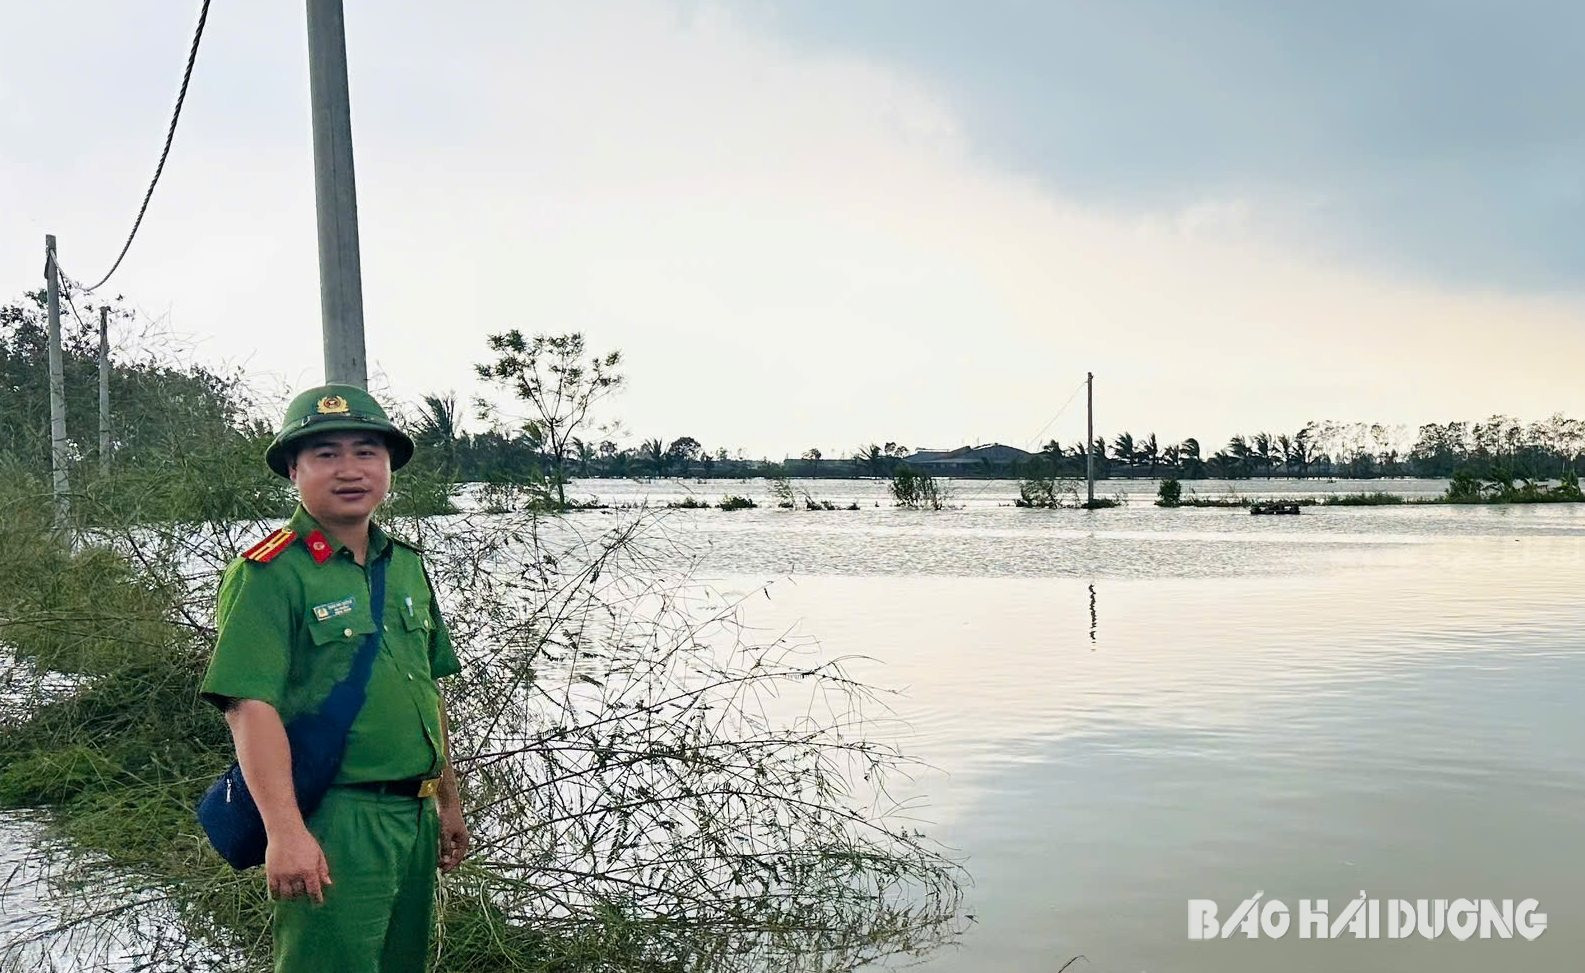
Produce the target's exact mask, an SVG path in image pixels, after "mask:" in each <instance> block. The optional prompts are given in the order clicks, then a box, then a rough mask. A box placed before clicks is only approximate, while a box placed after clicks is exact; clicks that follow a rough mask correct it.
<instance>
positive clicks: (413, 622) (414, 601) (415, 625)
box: [392, 594, 432, 643]
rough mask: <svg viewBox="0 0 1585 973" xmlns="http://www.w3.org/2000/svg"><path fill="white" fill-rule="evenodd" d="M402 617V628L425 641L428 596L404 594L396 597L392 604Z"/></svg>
mask: <svg viewBox="0 0 1585 973" xmlns="http://www.w3.org/2000/svg"><path fill="white" fill-rule="evenodd" d="M392 607H394V608H395V609H396V613H397V614H398V615H400V616H401V618H402V628H403V629H404V630H405V631H407V632H408V633H409V634H413V635H417V636H419V637H421V638H422V639H423V640H424V641H425V642H426V643H427V642H428V640H429V628H430V625H431V624H432V623H431V622H430V620H429V596H428V594H423V595H405V596H403V597H401V598H398V599H397V603H396V604H395V605H394V606H392Z"/></svg>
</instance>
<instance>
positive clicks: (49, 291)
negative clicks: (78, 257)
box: [44, 234, 70, 530]
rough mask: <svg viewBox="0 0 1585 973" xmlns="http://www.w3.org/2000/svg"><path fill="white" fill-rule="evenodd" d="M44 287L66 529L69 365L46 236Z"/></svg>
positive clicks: (55, 462) (51, 243)
mask: <svg viewBox="0 0 1585 973" xmlns="http://www.w3.org/2000/svg"><path fill="white" fill-rule="evenodd" d="M44 286H45V301H46V305H45V306H46V308H47V309H48V312H49V343H50V349H49V358H50V472H51V475H52V482H53V487H54V494H55V526H56V528H57V529H60V530H65V529H66V514H67V507H66V504H67V499H66V494H67V493H68V491H69V490H70V487H69V485H68V484H67V482H66V367H65V363H64V362H63V361H62V358H61V282H60V272H59V270H58V269H57V268H56V266H55V237H54V235H53V234H46V235H45V237H44Z"/></svg>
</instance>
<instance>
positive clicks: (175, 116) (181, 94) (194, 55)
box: [83, 0, 209, 294]
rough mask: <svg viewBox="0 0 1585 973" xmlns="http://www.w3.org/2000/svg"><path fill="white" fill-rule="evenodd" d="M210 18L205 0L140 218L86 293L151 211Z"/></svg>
mask: <svg viewBox="0 0 1585 973" xmlns="http://www.w3.org/2000/svg"><path fill="white" fill-rule="evenodd" d="M208 19H209V0H203V7H202V9H200V10H199V11H198V28H197V30H195V31H193V46H192V47H191V48H190V49H188V51H187V70H186V71H183V72H182V87H181V90H179V91H178V92H177V93H176V108H175V109H174V110H173V111H172V112H171V124H170V126H169V127H168V128H166V130H165V148H163V149H161V150H160V161H159V164H158V165H156V166H155V167H154V178H153V179H151V180H149V188H148V191H147V192H145V193H144V194H143V205H142V206H139V207H138V218H137V219H135V220H133V221H132V232H131V233H128V234H127V242H126V243H125V244H123V245H122V247H121V254H120V255H119V256H117V257H116V262H115V263H113V264H111V265H110V269H109V270H108V271H106V272H105V275H104V276H103V277H101V278H99V283H97V284H95V285H94V286H92V287H88V288H84V290H83V293H84V294H92V293H93V292H94V291H96V290H98V289H99V288H101V287H103V286H104V283H105V281H107V280H109V279H110V277H111V275H112V274H114V273H115V272H116V268H118V267H120V266H121V261H123V260H125V259H126V256H127V251H128V250H131V249H132V240H133V238H134V237H136V236H137V235H138V227H140V226H142V225H143V214H145V213H147V212H148V211H149V200H151V199H153V198H154V187H155V186H157V185H159V182H160V174H161V173H163V172H164V171H165V159H166V157H168V156H169V155H170V154H171V143H172V142H174V141H175V140H176V122H177V121H178V120H179V119H180V118H181V117H182V102H184V101H186V100H187V83H188V82H189V81H191V80H192V77H193V64H194V62H196V61H197V60H198V42H199V41H200V40H202V39H203V36H204V22H205V21H207V20H208Z"/></svg>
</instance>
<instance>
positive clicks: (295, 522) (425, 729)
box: [201, 505, 461, 783]
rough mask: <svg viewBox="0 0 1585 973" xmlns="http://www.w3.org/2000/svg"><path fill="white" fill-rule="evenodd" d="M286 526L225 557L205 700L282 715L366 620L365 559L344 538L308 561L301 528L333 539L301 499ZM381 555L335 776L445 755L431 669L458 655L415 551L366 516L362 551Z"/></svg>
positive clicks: (345, 655) (306, 708)
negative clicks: (377, 600) (274, 538)
mask: <svg viewBox="0 0 1585 973" xmlns="http://www.w3.org/2000/svg"><path fill="white" fill-rule="evenodd" d="M287 526H288V527H290V528H291V529H292V530H294V531H296V533H297V536H296V537H293V538H292V539H291V542H290V543H289V544H288V545H287V546H286V547H285V548H284V549H282V550H281V551H280V552H279V553H278V554H276V555H275V556H274V557H272V558H271V559H270V560H269V561H268V562H267V563H260V562H258V561H251V560H246V559H243V558H238V559H236V560H234V561H232V562H231V564H230V565H229V566H227V568H226V572H225V576H224V578H223V579H222V580H221V582H220V599H219V608H218V611H217V613H216V622H217V625H218V627H219V634H218V635H217V636H216V638H215V654H214V657H213V658H212V659H211V660H210V662H209V671H208V673H207V674H206V675H205V676H204V683H203V687H202V690H201V691H202V693H203V695H204V698H205V699H208V700H209V701H210V702H212V703H215V704H216V705H217V706H218V705H224V702H225V698H226V697H231V698H235V699H257V700H262V701H264V702H266V703H269V704H270V705H271V706H273V707H275V709H276V711H277V712H279V713H280V714H281V719H282V721H283V722H284V721H289V720H291V719H292V718H293V717H294V716H297V715H298V714H299V713H304V712H312V711H314V710H316V709H317V708H318V707H319V705H320V704H321V702H323V700H324V699H325V697H326V696H327V695H328V694H329V693H330V690H331V688H332V687H334V686H335V685H336V683H338V682H340V681H341V680H342V679H344V678H346V675H347V672H348V670H349V669H350V668H351V666H352V659H353V656H354V655H356V654H357V651H358V647H359V645H360V644H362V641H363V637H364V636H365V635H367V634H368V633H370V632H372V631H374V614H373V610H372V608H371V606H370V604H369V594H370V593H369V574H368V571H367V569H366V568H365V566H362V565H359V564H358V563H357V562H356V561H354V560H353V559H352V553H351V552H350V551H348V550H347V549H346V548H345V547H341V548H338V549H335V550H334V553H332V554H330V555H329V556H328V557H326V558H325V559H324V561H323V563H319V562H318V561H316V560H315V559H314V556H313V554H312V553H311V552H310V550H309V538H310V537H313V538H316V539H317V538H319V537H321V536H323V539H324V541H325V542H326V544H327V545H328V547H327V548H326V549H327V550H328V549H330V548H336V542H335V541H334V540H332V539H330V537H329V535H323V534H322V532H320V531H319V526H318V524H316V523H315V522H314V519H313V518H312V517H310V516H309V515H308V512H307V511H306V510H304V509H303V507H302V506H300V505H299V506H298V508H297V512H296V513H294V514H293V515H292V519H291V520H290V521H289V522H288V523H287ZM316 532H318V533H316ZM382 557H383V558H389V559H390V563H389V564H388V565H387V567H386V578H385V618H384V631H383V632H382V633H381V637H380V651H379V653H378V654H377V655H376V656H375V658H374V668H373V672H372V673H371V674H370V676H369V686H368V692H367V697H366V699H365V702H364V704H363V708H362V709H361V710H359V711H358V716H357V719H356V720H355V721H354V722H353V724H352V729H351V731H350V732H349V733H348V735H347V749H346V753H345V755H344V756H343V758H342V761H341V773H340V775H339V776H338V777H337V778H336V780H337V782H338V783H352V782H356V781H381V780H407V779H411V778H417V777H433V776H436V775H438V774H439V773H440V768H441V765H442V762H443V760H444V756H445V748H444V745H443V743H442V740H443V738H442V735H441V729H440V693H439V691H438V689H437V688H436V686H435V680H437V679H440V678H442V677H444V676H449V675H453V674H455V673H456V672H458V671H459V670H460V668H461V667H460V666H459V665H458V663H457V655H456V652H455V651H454V650H453V649H452V645H451V638H450V636H449V635H448V634H447V632H446V626H445V623H444V622H443V621H442V620H441V617H440V610H439V606H438V605H437V604H436V601H435V595H434V591H433V589H432V588H431V587H430V584H429V579H428V577H427V576H426V575H425V573H424V564H423V560H422V558H421V557H420V555H419V552H418V551H417V549H415V548H413V547H411V546H409V545H408V544H406V543H404V542H402V541H400V540H393V539H392V538H391V537H389V536H388V535H387V534H386V533H385V532H384V531H382V530H380V528H378V527H376V526H374V525H373V524H371V525H370V526H369V550H368V555H367V557H366V558H365V561H366V563H367V564H370V565H372V564H373V563H374V561H375V559H376V558H382Z"/></svg>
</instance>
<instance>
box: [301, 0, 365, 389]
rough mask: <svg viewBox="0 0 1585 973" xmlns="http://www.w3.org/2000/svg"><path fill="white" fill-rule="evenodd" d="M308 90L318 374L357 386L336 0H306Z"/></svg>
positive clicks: (348, 144)
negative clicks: (320, 350)
mask: <svg viewBox="0 0 1585 973" xmlns="http://www.w3.org/2000/svg"><path fill="white" fill-rule="evenodd" d="M308 91H309V100H310V102H311V104H312V106H313V121H314V204H315V211H316V214H317V216H318V218H319V308H320V318H321V323H322V327H323V329H324V341H325V381H327V382H342V383H345V384H347V385H356V386H357V387H359V388H364V387H365V386H366V385H367V384H368V358H367V355H366V353H365V351H364V344H363V268H362V263H361V261H360V260H359V257H358V189H357V180H356V179H355V178H354V176H353V171H352V106H351V99H350V97H349V95H348V92H347V31H346V22H345V20H344V18H343V17H342V12H341V0H308Z"/></svg>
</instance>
